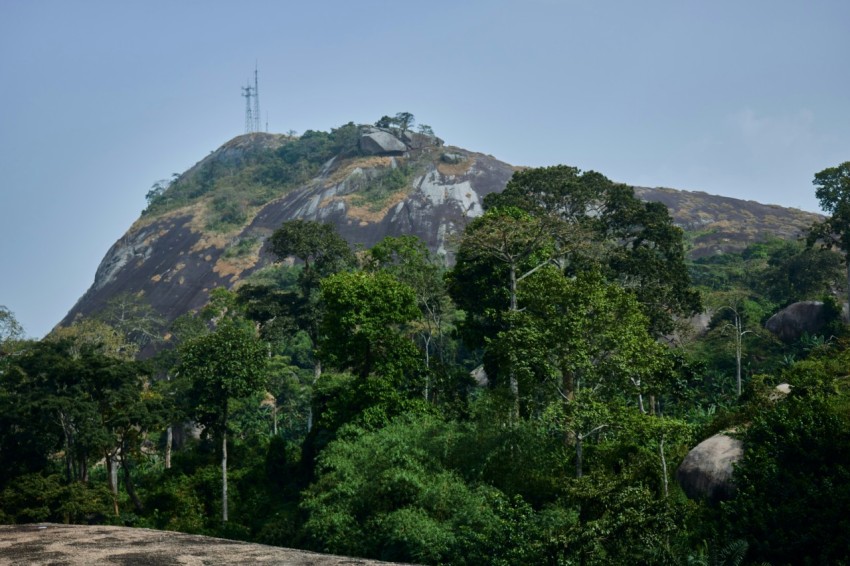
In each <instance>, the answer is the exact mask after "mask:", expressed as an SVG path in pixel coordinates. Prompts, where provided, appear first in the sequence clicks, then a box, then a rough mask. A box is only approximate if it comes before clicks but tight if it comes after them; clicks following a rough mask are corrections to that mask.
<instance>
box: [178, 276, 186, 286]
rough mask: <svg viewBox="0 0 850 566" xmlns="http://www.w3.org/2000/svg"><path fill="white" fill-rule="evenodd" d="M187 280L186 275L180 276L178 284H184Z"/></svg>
mask: <svg viewBox="0 0 850 566" xmlns="http://www.w3.org/2000/svg"><path fill="white" fill-rule="evenodd" d="M185 282H186V278H185V277H183V276H182V275H181V276H180V279H178V280H177V284H178V285H182V284H183V283H185Z"/></svg>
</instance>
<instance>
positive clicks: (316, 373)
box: [307, 360, 322, 433]
mask: <svg viewBox="0 0 850 566" xmlns="http://www.w3.org/2000/svg"><path fill="white" fill-rule="evenodd" d="M321 376H322V362H321V361H319V360H316V361H315V362H314V363H313V388H312V389H315V388H316V383H318V382H319V378H320V377H321ZM312 389H311V391H310V404H309V405H307V432H308V433H309V432H310V431H311V430H313V391H312Z"/></svg>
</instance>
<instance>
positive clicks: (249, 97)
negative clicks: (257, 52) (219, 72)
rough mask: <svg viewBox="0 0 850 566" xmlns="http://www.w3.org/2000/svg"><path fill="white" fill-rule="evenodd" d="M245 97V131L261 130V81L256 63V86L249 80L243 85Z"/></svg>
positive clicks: (250, 132) (248, 132)
mask: <svg viewBox="0 0 850 566" xmlns="http://www.w3.org/2000/svg"><path fill="white" fill-rule="evenodd" d="M242 96H243V97H244V98H245V133H246V134H252V133H254V132H259V131H260V82H259V79H258V73H257V66H256V64H255V65H254V86H251V83H250V82H249V83H248V85H247V86H243V87H242Z"/></svg>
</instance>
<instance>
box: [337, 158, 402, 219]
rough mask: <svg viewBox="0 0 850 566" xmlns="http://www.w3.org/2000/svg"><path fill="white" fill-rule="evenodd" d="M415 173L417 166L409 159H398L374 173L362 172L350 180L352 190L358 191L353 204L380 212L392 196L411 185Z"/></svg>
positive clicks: (352, 200) (353, 196)
mask: <svg viewBox="0 0 850 566" xmlns="http://www.w3.org/2000/svg"><path fill="white" fill-rule="evenodd" d="M415 173H416V169H415V167H414V166H413V165H411V164H410V163H408V162H407V161H396V165H395V166H393V167H386V168H384V169H378V170H377V172H376V173H374V174H366V173H361V174H360V176H359V177H354V178H352V179H351V180H350V182H351V185H352V190H354V191H356V192H355V193H354V194H353V195H352V198H351V204H353V205H356V206H365V207H366V208H367V209H369V210H370V211H372V212H378V211H380V210H382V209H383V208H384V206H386V203H387V201H388V200H389V198H390V197H391V196H393V195H395V194H396V193H398V192H399V191H400V190H402V189H405V188H407V187H409V186H410V181H411V179H413V176H414V174H415Z"/></svg>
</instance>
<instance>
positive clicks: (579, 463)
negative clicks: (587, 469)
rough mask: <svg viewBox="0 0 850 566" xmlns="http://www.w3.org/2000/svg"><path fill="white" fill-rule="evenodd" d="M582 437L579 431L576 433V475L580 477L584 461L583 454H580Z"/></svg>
mask: <svg viewBox="0 0 850 566" xmlns="http://www.w3.org/2000/svg"><path fill="white" fill-rule="evenodd" d="M583 440H584V438H582V436H581V433H578V432H577V433H576V477H577V478H580V477H581V476H582V470H583V467H584V466H583V463H584V455H583V454H582V442H583Z"/></svg>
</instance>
